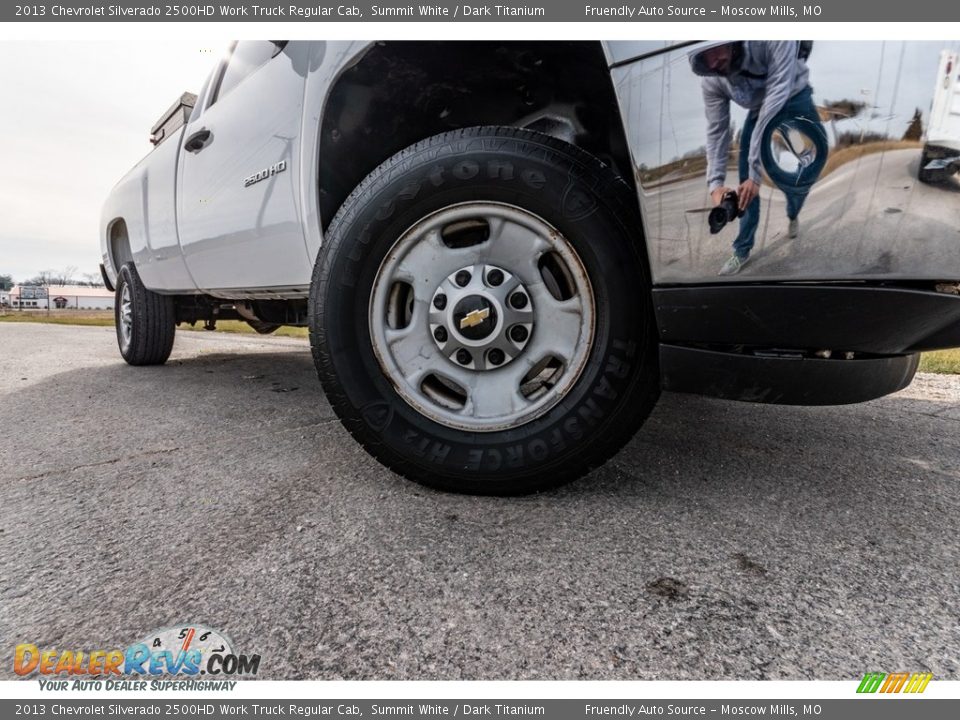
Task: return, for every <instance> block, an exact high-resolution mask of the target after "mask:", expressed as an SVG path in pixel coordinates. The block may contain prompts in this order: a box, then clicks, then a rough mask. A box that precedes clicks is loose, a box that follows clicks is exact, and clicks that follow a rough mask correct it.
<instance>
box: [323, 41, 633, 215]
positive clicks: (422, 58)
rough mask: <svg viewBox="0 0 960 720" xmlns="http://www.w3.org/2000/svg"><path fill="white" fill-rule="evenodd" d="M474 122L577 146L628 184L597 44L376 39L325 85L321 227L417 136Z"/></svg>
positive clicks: (609, 88)
mask: <svg viewBox="0 0 960 720" xmlns="http://www.w3.org/2000/svg"><path fill="white" fill-rule="evenodd" d="M474 125H506V126H514V127H526V128H530V129H532V130H539V131H540V132H544V133H547V134H549V135H553V136H554V137H558V138H560V139H562V140H565V141H567V142H569V143H572V144H574V145H577V146H579V147H581V148H583V149H584V150H586V151H588V152H590V153H592V154H593V155H595V156H597V157H598V158H600V159H601V160H602V161H604V162H605V163H607V164H608V165H610V166H612V167H613V168H614V169H615V170H616V171H617V172H618V173H619V174H620V175H621V176H622V177H623V179H624V180H625V181H626V182H627V183H628V184H629V185H630V186H631V187H634V185H633V173H632V171H631V163H630V155H629V150H628V147H627V142H626V138H625V135H624V131H623V123H622V122H621V120H620V114H619V109H618V106H617V100H616V94H615V92H614V88H613V83H612V81H611V78H610V73H609V70H608V67H607V63H606V58H605V56H604V53H603V48H602V46H601V45H600V43H599V42H556V41H553V42H503V41H500V42H487V41H484V42H381V43H377V44H375V45H373V46H372V47H371V48H370V49H369V50H368V51H367V52H366V54H365V55H364V56H363V57H362V58H361V59H360V61H359V62H357V63H356V64H354V65H353V66H351V67H350V68H349V69H347V70H345V71H344V72H343V74H342V75H341V76H340V77H339V78H338V80H337V81H336V83H335V84H334V86H333V87H332V88H331V91H330V94H329V97H328V99H327V103H326V107H325V109H324V113H323V120H322V124H321V139H320V178H319V192H320V217H321V221H322V224H323V227H324V229H326V227H327V225H328V224H329V223H330V220H332V219H333V216H334V214H335V213H336V211H337V209H338V208H339V207H340V205H341V204H343V202H344V200H346V198H347V195H349V194H350V192H351V191H352V190H353V188H354V187H356V186H357V185H358V184H359V183H360V181H361V180H362V179H363V178H364V177H365V176H366V175H367V174H369V173H370V172H371V171H373V170H374V168H376V167H377V165H379V164H380V163H382V162H383V161H384V160H386V159H387V158H388V157H390V156H391V155H393V154H394V153H397V152H399V151H400V150H402V149H404V148H405V147H408V146H409V145H412V144H413V143H415V142H417V141H418V140H422V139H424V138H427V137H430V136H432V135H437V134H439V133H441V132H444V131H447V130H455V129H459V128H464V127H470V126H474Z"/></svg>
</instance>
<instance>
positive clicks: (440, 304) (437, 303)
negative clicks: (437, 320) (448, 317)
mask: <svg viewBox="0 0 960 720" xmlns="http://www.w3.org/2000/svg"><path fill="white" fill-rule="evenodd" d="M433 306H434V307H435V308H436V309H437V310H443V309H444V308H445V307H446V306H447V296H446V295H444V294H443V293H440V294H439V295H437V296H436V297H434V298H433Z"/></svg>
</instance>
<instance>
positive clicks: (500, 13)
mask: <svg viewBox="0 0 960 720" xmlns="http://www.w3.org/2000/svg"><path fill="white" fill-rule="evenodd" d="M125 20H126V21H137V22H144V21H148V22H149V21H155V22H182V21H186V22H198V21H199V22H203V21H208V22H225V21H229V22H237V21H241V22H243V21H246V22H265V21H271V20H273V21H280V22H301V21H302V22H429V21H434V22H518V21H520V22H578V23H579V22H584V21H596V22H658V21H661V22H662V21H670V22H723V21H732V22H745V21H764V22H777V21H784V22H797V21H804V22H910V21H913V22H957V21H960V3H956V2H943V0H911V1H910V2H906V3H905V2H901V1H899V0H898V1H897V2H894V1H893V0H859V1H855V0H844V1H843V2H840V1H839V0H821V2H820V4H816V3H799V2H788V3H785V4H771V3H764V2H756V1H755V0H754V1H749V0H748V1H746V2H735V3H730V2H715V1H713V0H705V1H704V2H699V3H647V4H639V3H613V2H612V3H609V4H603V3H596V2H590V3H585V2H582V1H579V0H549V2H546V1H544V2H543V3H542V4H535V3H529V4H528V3H505V4H500V3H493V4H483V3H474V4H464V3H460V2H450V0H440V1H439V2H437V1H436V0H434V2H430V3H420V4H410V5H404V4H401V3H399V2H397V1H396V0H394V1H393V2H390V0H386V1H383V0H382V1H381V2H379V3H373V2H366V1H365V0H363V1H355V2H348V3H343V4H340V3H323V2H309V1H305V0H294V1H293V2H270V1H269V0H264V1H263V2H249V1H242V0H226V1H225V2H224V1H221V2H212V3H206V2H200V3H173V4H167V3H154V2H148V1H145V0H132V1H129V0H128V1H127V2H120V1H119V0H118V1H116V2H112V3H111V2H97V1H96V0H61V1H60V2H47V1H41V2H34V3H30V4H27V3H24V4H19V3H17V4H12V5H7V4H4V5H3V6H2V7H0V21H2V22H104V21H106V22H122V21H125Z"/></svg>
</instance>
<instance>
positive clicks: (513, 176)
mask: <svg viewBox="0 0 960 720" xmlns="http://www.w3.org/2000/svg"><path fill="white" fill-rule="evenodd" d="M494 163H495V164H496V167H498V168H502V167H504V165H505V164H506V165H509V167H510V168H511V169H512V172H509V173H503V172H492V171H489V172H485V171H482V170H481V171H480V172H477V173H472V172H463V171H462V170H463V168H465V167H469V168H481V169H482V168H488V169H489V168H492V167H494ZM458 169H459V170H460V171H459V172H458ZM466 201H471V202H473V201H490V202H505V203H511V204H513V205H515V206H519V207H521V208H523V209H525V210H527V211H528V212H531V213H535V214H537V215H538V216H539V217H541V218H543V219H544V220H546V221H547V222H548V223H550V224H551V225H552V226H553V227H555V228H557V230H558V231H559V232H560V233H562V234H563V235H564V237H565V238H566V239H567V240H568V241H569V242H570V244H571V245H572V246H573V247H574V249H575V251H576V252H577V254H578V255H579V258H580V261H581V262H582V264H583V266H584V267H585V269H586V271H587V274H588V276H589V278H590V282H591V285H592V286H593V290H594V296H595V298H596V308H595V316H596V320H595V331H594V343H593V347H592V348H591V350H590V353H589V355H588V359H587V362H586V365H585V366H584V369H583V370H582V372H581V374H580V376H579V378H578V380H577V382H576V384H575V385H574V386H573V387H572V388H571V389H570V390H569V392H568V393H567V395H566V396H564V398H563V400H562V401H560V402H559V403H557V404H556V405H555V406H554V407H552V408H551V409H550V410H549V411H547V412H546V413H545V414H543V415H541V416H539V417H537V418H535V419H533V420H531V421H530V422H527V423H526V424H523V425H520V426H517V427H513V428H510V429H507V430H502V431H495V432H467V431H463V430H458V429H454V428H451V427H448V426H447V425H444V424H440V423H438V422H435V421H433V420H431V419H428V418H427V417H426V416H424V415H422V414H420V413H419V412H417V411H416V410H415V409H414V408H413V407H412V406H411V405H409V404H408V403H407V402H406V401H405V400H404V399H403V398H402V397H401V396H400V395H399V394H398V393H397V391H396V390H395V389H394V387H393V385H391V383H390V382H389V380H388V378H387V377H386V376H385V375H384V373H383V371H382V370H381V368H380V365H379V363H378V361H377V359H376V356H375V353H374V351H373V346H372V341H371V339H370V328H369V325H370V322H369V300H370V293H371V289H372V286H373V282H374V278H375V275H376V273H377V271H378V268H379V267H380V263H381V261H382V260H383V258H384V257H385V255H386V254H387V252H388V251H389V250H390V248H391V247H392V245H393V244H394V242H395V241H396V240H397V239H398V238H399V237H400V235H401V234H402V233H403V232H404V231H405V230H406V229H407V228H409V227H411V226H412V225H413V224H414V223H415V222H416V221H418V220H420V219H422V218H423V217H425V216H426V215H428V214H430V213H433V212H435V211H437V210H439V209H441V208H444V207H447V206H449V205H452V204H455V203H460V202H466ZM310 342H311V346H312V349H313V356H314V360H315V363H316V366H317V371H318V374H319V376H320V380H321V382H322V384H323V388H324V390H325V392H326V394H327V397H328V399H329V401H330V403H331V404H332V406H333V408H334V410H335V411H336V413H337V415H338V416H339V417H340V419H341V421H342V422H343V425H344V426H345V427H346V428H347V430H349V431H350V433H351V434H352V435H353V436H354V437H355V438H356V439H357V440H358V441H359V442H360V443H361V444H362V445H363V446H364V447H365V448H366V449H367V451H368V452H370V453H371V454H372V455H374V456H375V457H376V458H377V459H378V460H380V462H382V463H383V464H384V465H386V466H387V467H389V468H391V469H392V470H394V471H396V472H397V473H399V474H401V475H403V476H405V477H407V478H409V479H411V480H415V481H417V482H419V483H422V484H424V485H429V486H431V487H434V488H438V489H441V490H447V491H454V492H467V493H475V494H492V495H515V494H523V493H529V492H533V491H538V490H543V489H546V488H549V487H553V486H557V485H560V484H562V483H565V482H568V481H570V480H573V479H575V478H577V477H579V476H581V475H583V474H584V473H585V472H587V471H589V470H590V469H592V468H594V467H596V466H598V465H600V464H602V463H603V462H605V461H606V460H607V459H608V458H609V457H610V456H611V455H613V454H614V453H615V452H616V451H617V450H618V449H619V448H620V447H622V445H623V444H624V443H625V442H626V441H627V440H628V439H629V438H630V437H631V436H632V435H633V434H634V432H635V431H636V430H637V428H639V427H640V425H641V424H642V423H643V421H644V420H645V419H646V417H647V416H648V415H649V413H650V411H651V409H652V408H653V406H654V403H655V402H656V400H657V397H658V396H659V370H658V365H657V337H656V330H655V323H654V319H653V312H652V300H651V295H650V280H649V271H648V268H647V264H646V258H645V252H644V249H643V244H642V237H641V224H640V218H639V213H638V210H637V203H636V197H635V196H634V195H633V193H632V191H631V190H630V189H629V188H628V187H627V186H626V185H625V184H624V183H623V181H622V180H620V179H619V178H618V177H617V176H616V175H615V174H614V173H613V172H612V171H611V170H610V169H609V168H608V167H606V166H605V165H603V164H602V163H601V162H600V161H599V160H597V159H596V158H595V157H593V156H592V155H589V154H587V153H585V152H583V151H581V150H579V149H578V148H576V147H574V146H571V145H569V144H567V143H564V142H561V141H558V140H556V139H553V138H551V137H549V136H546V135H542V134H539V133H534V132H530V131H526V130H520V129H516V128H503V127H477V128H469V129H465V130H457V131H453V132H449V133H445V134H443V135H438V136H435V137H432V138H429V139H427V140H424V141H422V142H419V143H417V144H416V145H413V146H411V147H409V148H407V149H406V150H403V151H402V152H400V153H398V154H397V155H394V156H393V157H391V158H390V159H389V160H387V161H386V162H385V163H383V164H382V165H381V166H380V167H378V168H377V169H376V170H374V171H373V172H372V173H371V174H370V175H369V176H367V177H366V178H365V179H364V180H363V181H362V182H361V183H360V185H359V186H358V187H357V188H356V189H355V190H354V191H353V193H352V194H351V195H350V197H348V198H347V200H346V201H345V202H344V204H343V206H342V207H341V208H340V210H339V212H338V213H337V215H336V216H335V217H334V219H333V221H332V222H331V224H330V227H329V229H328V231H327V233H326V236H325V239H324V243H323V246H322V249H321V251H320V254H319V256H318V258H317V262H316V265H315V268H314V272H313V280H312V286H311V296H310Z"/></svg>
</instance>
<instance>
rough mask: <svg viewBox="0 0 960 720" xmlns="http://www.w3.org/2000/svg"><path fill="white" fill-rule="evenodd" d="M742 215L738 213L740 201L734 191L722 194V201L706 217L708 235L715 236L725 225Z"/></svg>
mask: <svg viewBox="0 0 960 720" xmlns="http://www.w3.org/2000/svg"><path fill="white" fill-rule="evenodd" d="M741 215H743V213H742V212H740V199H739V198H738V197H737V193H736V191H735V190H730V191H729V192H725V193H724V194H723V199H722V200H721V201H720V204H719V205H717V206H716V207H715V208H713V210H711V211H710V214H709V215H708V216H707V222H708V223H709V224H710V234H711V235H716V234H717V233H718V232H720V231H721V230H723V228H725V227H726V225H727V223H728V222H730V221H731V220H733V219H734V218H738V217H740V216H741Z"/></svg>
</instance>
